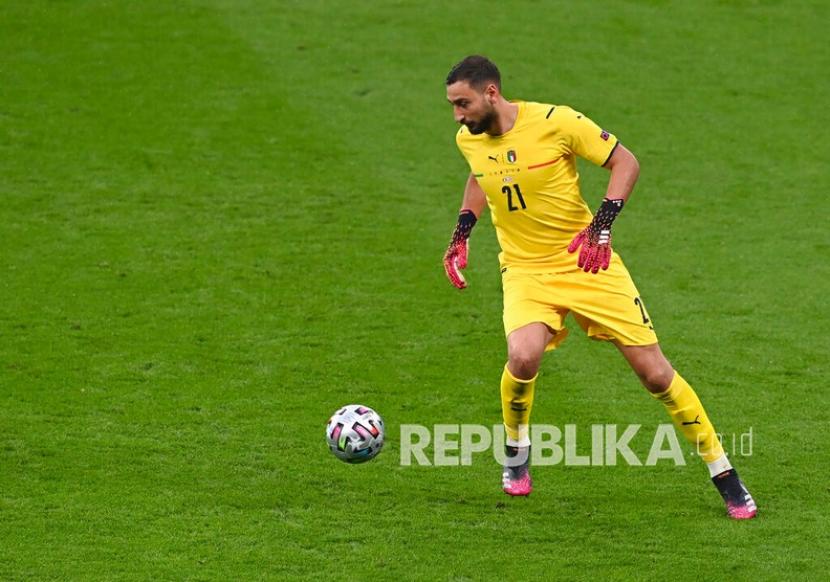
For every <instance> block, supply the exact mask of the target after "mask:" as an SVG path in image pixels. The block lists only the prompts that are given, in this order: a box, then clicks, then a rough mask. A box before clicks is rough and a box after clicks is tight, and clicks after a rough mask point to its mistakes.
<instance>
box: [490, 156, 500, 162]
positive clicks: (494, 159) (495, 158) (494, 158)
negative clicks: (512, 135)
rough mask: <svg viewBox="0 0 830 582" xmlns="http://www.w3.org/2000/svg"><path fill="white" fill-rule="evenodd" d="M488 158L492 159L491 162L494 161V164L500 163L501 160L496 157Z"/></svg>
mask: <svg viewBox="0 0 830 582" xmlns="http://www.w3.org/2000/svg"><path fill="white" fill-rule="evenodd" d="M487 157H488V158H490V159H491V160H493V161H494V162H498V161H499V159H498V158H497V157H495V156H487Z"/></svg>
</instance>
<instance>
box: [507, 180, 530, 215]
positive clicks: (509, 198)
mask: <svg viewBox="0 0 830 582" xmlns="http://www.w3.org/2000/svg"><path fill="white" fill-rule="evenodd" d="M501 191H502V192H503V193H504V194H505V195H506V196H507V209H508V210H509V211H510V212H513V211H514V210H520V209H521V210H525V209H526V208H527V205H526V204H525V199H524V196H522V191H521V189H520V188H519V185H518V184H513V187H512V188H511V187H510V186H504V187H503V188H502V189H501ZM514 195H515V196H516V199H517V200H518V201H519V204H520V205H521V208H519V206H516V205H515V204H514V203H513V196H514Z"/></svg>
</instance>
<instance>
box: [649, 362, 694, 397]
mask: <svg viewBox="0 0 830 582" xmlns="http://www.w3.org/2000/svg"><path fill="white" fill-rule="evenodd" d="M688 385H689V384H688V382H686V380H684V379H683V376H681V375H680V374H679V373H678V371H677V370H675V371H674V378H672V380H671V384H669V387H668V388H666V389H665V390H664V391H663V392H657V393H655V392H649V394H651V396H652V397H653V398H656V399H657V400H662V401H668V400H674V399H675V397H676V396H677V395H678V394H679V393H680V391H681V390H683V388H684V387H686V386H688Z"/></svg>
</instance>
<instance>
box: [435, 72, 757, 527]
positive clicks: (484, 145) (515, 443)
mask: <svg viewBox="0 0 830 582" xmlns="http://www.w3.org/2000/svg"><path fill="white" fill-rule="evenodd" d="M446 85H447V98H448V100H449V102H450V103H451V104H452V107H453V112H454V116H455V121H456V122H458V123H459V124H461V128H460V129H459V130H458V133H457V135H456V143H457V145H458V147H459V149H460V150H461V153H462V154H463V155H464V157H465V158H466V160H467V163H468V164H469V166H470V171H471V173H470V176H469V178H468V179H467V185H466V187H465V189H464V198H463V202H462V204H461V213H460V215H459V217H458V224H457V225H456V228H455V232H454V233H453V235H452V241H451V242H450V245H449V248H448V249H447V252H446V254H445V256H444V269H445V270H446V273H447V276H448V277H449V279H450V281H451V282H452V284H453V285H455V286H456V287H457V288H458V289H464V288H465V287H466V286H467V283H466V281H465V280H464V277H463V275H462V274H461V270H463V269H464V268H465V267H466V265H467V250H468V239H469V237H470V231H471V230H472V229H473V227H474V226H475V224H476V220H477V219H478V217H479V216H480V215H481V213H482V212H483V210H484V207H485V205H486V206H489V208H490V215H491V218H492V222H493V225H494V226H495V229H496V236H497V238H498V241H499V246H500V247H501V254H500V255H499V261H500V264H501V273H502V288H503V291H504V316H503V318H504V329H505V333H506V336H507V352H508V361H507V364H506V365H505V367H504V372H503V374H502V378H501V398H502V413H503V417H504V424H505V428H506V430H507V455H508V462H507V464H506V466H505V468H504V472H503V489H504V491H505V492H506V493H508V494H509V495H528V494H529V493H530V492H531V490H532V482H531V478H530V468H529V459H530V455H529V451H530V438H529V433H528V424H529V422H530V411H531V408H532V406H533V393H534V389H535V385H536V377H537V372H538V370H539V364H540V362H541V359H542V355H543V354H544V352H545V351H548V350H553V349H555V348H556V347H557V346H558V345H559V344H560V343H562V341H563V340H564V339H565V336H566V334H567V329H566V328H565V322H564V320H565V316H566V315H567V314H568V313H572V314H573V316H574V319H575V320H576V322H577V323H578V324H579V325H580V326H581V327H582V328H583V329H584V330H585V332H586V333H587V334H588V336H589V337H591V338H594V339H599V340H607V341H610V342H612V343H613V344H614V345H615V346H616V347H617V349H619V351H620V352H621V353H622V355H623V357H624V358H625V359H626V360H627V361H628V363H629V364H630V365H631V368H632V369H633V370H634V372H635V373H636V374H637V376H638V377H639V378H640V380H641V382H642V383H643V385H644V386H645V387H646V389H647V390H648V391H649V392H650V393H651V395H652V396H653V397H654V398H655V399H657V400H658V401H660V402H661V403H662V404H663V405H664V406H665V408H666V411H667V412H668V413H669V415H670V416H671V418H672V421H673V422H674V424H675V425H676V426H677V427H678V428H679V429H680V430H681V432H682V433H683V435H684V436H685V437H686V438H687V439H688V440H689V441H690V442H691V443H692V444H693V445H694V446H695V448H696V450H697V452H698V453H699V454H700V456H701V457H702V458H703V460H704V461H705V463H706V465H707V466H708V469H709V474H710V477H711V478H712V482H713V483H714V485H715V486H716V488H717V489H718V491H719V492H720V494H721V496H722V498H723V500H724V501H725V502H726V507H727V513H728V515H729V516H730V517H732V518H734V519H747V518H751V517H754V516H755V513H756V507H755V502H754V501H753V499H752V497H751V496H750V494H749V492H748V491H747V489H746V487H745V486H744V484H743V483H742V482H741V480H740V478H739V477H738V474H737V472H736V471H735V469H734V468H733V467H732V465H731V464H730V462H729V460H728V459H727V457H726V454H725V453H724V450H723V447H722V446H721V444H720V441H719V440H718V437H717V435H716V433H715V429H714V427H713V426H712V423H711V422H710V420H709V417H708V416H707V414H706V411H705V410H704V409H703V406H702V405H701V403H700V400H699V399H698V397H697V395H696V394H695V391H694V390H693V389H692V387H691V386H690V385H689V384H688V383H687V382H686V380H684V379H683V378H682V377H681V376H680V374H678V373H677V372H676V371H675V370H674V368H673V367H672V365H671V364H670V363H669V361H668V360H667V359H666V357H665V356H664V355H663V353H662V351H661V350H660V345H659V344H658V343H657V336H656V334H655V332H654V327H653V324H652V320H651V317H650V316H649V314H648V311H647V310H646V307H645V305H644V303H643V300H642V299H641V297H640V294H639V292H638V291H637V288H636V287H635V286H634V282H633V281H632V280H631V276H630V275H629V274H628V271H627V270H626V268H625V265H624V264H623V262H622V260H621V259H620V257H619V255H617V254H616V253H614V252H613V251H612V248H611V241H612V235H611V229H612V226H613V224H614V221H615V220H616V219H617V218H618V217H619V215H620V213H621V211H622V210H623V208H624V206H625V203H626V201H627V200H628V197H629V195H630V194H631V191H632V189H633V187H634V184H635V182H636V181H637V177H638V175H639V166H638V164H637V160H636V159H635V157H634V155H633V154H632V153H631V152H630V151H628V150H627V149H626V148H625V147H624V146H623V145H622V144H620V143H619V141H618V140H617V138H616V137H615V136H613V135H611V134H610V133H608V132H606V131H604V130H602V129H601V128H600V127H599V126H597V125H596V124H595V123H594V122H592V121H591V120H590V119H588V118H587V117H585V116H584V115H583V114H581V113H579V112H577V111H574V110H573V109H571V108H569V107H566V106H561V105H557V106H553V105H550V104H541V103H532V102H524V101H507V100H506V99H505V98H504V97H503V96H502V94H501V81H500V74H499V71H498V69H497V68H496V66H495V65H494V64H493V63H492V62H491V61H489V60H488V59H486V58H484V57H481V56H471V57H467V58H466V59H464V60H463V61H461V62H460V63H458V64H457V65H456V66H455V67H453V69H452V70H451V71H450V73H449V75H448V77H447V80H446ZM577 157H581V158H584V159H587V160H589V161H590V162H593V163H594V164H596V165H599V166H602V167H604V168H606V169H608V170H610V179H609V182H608V189H607V192H606V195H605V198H604V199H603V201H602V203H601V204H600V206H599V209H598V210H597V212H596V214H595V215H592V213H591V211H590V210H589V208H588V206H587V205H586V204H585V201H584V200H583V198H582V196H581V194H580V191H579V176H578V174H577V168H576V158H577Z"/></svg>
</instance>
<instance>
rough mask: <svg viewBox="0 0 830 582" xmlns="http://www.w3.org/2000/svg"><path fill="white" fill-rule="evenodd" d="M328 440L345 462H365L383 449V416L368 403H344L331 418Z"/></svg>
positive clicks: (333, 451) (334, 451) (336, 455)
mask: <svg viewBox="0 0 830 582" xmlns="http://www.w3.org/2000/svg"><path fill="white" fill-rule="evenodd" d="M326 442H327V443H328V445H329V448H330V449H331V452H332V453H334V456H335V457H337V458H338V459H340V460H341V461H345V462H346V463H365V462H366V461H368V460H370V459H374V458H375V457H376V456H377V454H378V453H379V452H380V449H381V448H383V419H382V418H381V417H380V415H378V413H377V412H375V411H374V410H372V409H371V408H369V407H368V406H361V405H360V404H349V405H348V406H344V407H343V408H341V409H340V410H338V411H337V412H335V413H334V414H332V416H331V418H330V419H329V422H328V424H327V425H326Z"/></svg>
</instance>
